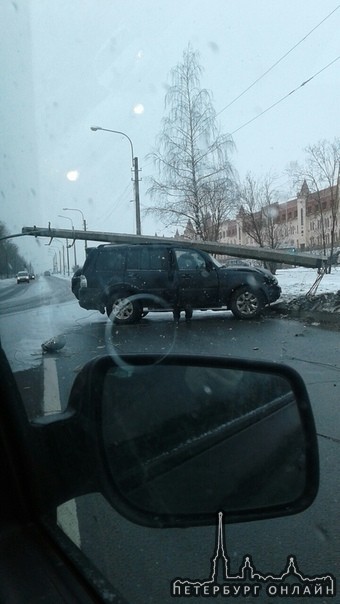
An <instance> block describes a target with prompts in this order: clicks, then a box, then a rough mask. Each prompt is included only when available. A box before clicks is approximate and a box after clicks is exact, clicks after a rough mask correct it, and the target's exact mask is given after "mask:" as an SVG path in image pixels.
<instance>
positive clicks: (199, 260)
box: [175, 250, 206, 271]
mask: <svg viewBox="0 0 340 604" xmlns="http://www.w3.org/2000/svg"><path fill="white" fill-rule="evenodd" d="M175 254H176V260H177V264H178V268H179V270H180V271H188V270H195V269H200V268H206V262H205V259H204V258H203V256H201V254H200V253H199V252H197V251H196V250H175Z"/></svg>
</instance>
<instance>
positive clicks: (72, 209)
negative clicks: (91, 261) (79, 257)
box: [63, 208, 87, 256]
mask: <svg viewBox="0 0 340 604" xmlns="http://www.w3.org/2000/svg"><path fill="white" fill-rule="evenodd" d="M66 210H67V211H70V212H79V213H80V214H81V216H82V219H83V229H84V231H85V232H86V220H85V218H84V214H83V212H82V211H81V210H78V208H63V212H66ZM65 218H66V216H65ZM86 248H87V241H86V239H85V256H86Z"/></svg>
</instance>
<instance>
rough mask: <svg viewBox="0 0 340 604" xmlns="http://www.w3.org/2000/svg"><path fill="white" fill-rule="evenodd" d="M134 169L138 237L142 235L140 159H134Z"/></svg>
mask: <svg viewBox="0 0 340 604" xmlns="http://www.w3.org/2000/svg"><path fill="white" fill-rule="evenodd" d="M133 168H134V183H135V184H134V188H135V204H136V235H141V234H142V231H141V222H140V200H139V175H138V157H134V158H133Z"/></svg>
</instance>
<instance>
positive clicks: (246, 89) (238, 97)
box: [216, 4, 340, 116]
mask: <svg viewBox="0 0 340 604" xmlns="http://www.w3.org/2000/svg"><path fill="white" fill-rule="evenodd" d="M338 8H340V4H338V6H336V8H335V9H334V10H332V12H330V13H329V15H327V16H326V17H325V18H324V19H322V21H320V23H318V24H317V25H315V27H313V29H311V30H310V31H309V32H308V34H306V35H305V36H304V37H303V38H301V40H299V41H298V42H297V43H296V44H294V46H292V48H290V49H289V50H288V51H287V52H286V53H285V54H284V55H282V57H280V59H278V60H277V61H276V62H275V63H273V65H271V67H269V69H267V71H265V72H264V73H263V74H262V75H260V76H259V77H258V78H256V80H254V82H253V83H252V84H250V85H249V86H248V87H247V88H245V90H243V92H241V93H240V94H239V95H237V96H236V97H235V98H234V99H233V100H232V101H230V103H228V105H226V106H225V107H223V109H221V111H219V112H218V113H217V114H216V116H218V115H221V113H223V111H225V110H226V109H228V108H229V107H231V105H233V104H234V103H235V102H236V101H238V99H240V98H241V97H242V96H243V95H244V94H246V92H248V90H250V89H251V88H253V86H255V84H257V82H259V81H260V80H262V78H264V77H265V76H266V75H267V74H268V73H269V72H270V71H272V69H274V67H276V66H277V65H278V64H279V63H281V61H283V59H285V58H286V57H287V56H288V55H289V54H290V53H291V52H293V50H295V48H297V47H298V46H299V45H300V44H302V42H304V41H305V40H306V39H307V38H308V36H310V35H311V34H312V33H313V31H315V30H316V29H317V28H318V27H320V25H322V23H324V22H325V21H326V20H327V19H329V17H331V16H332V15H333V13H335V11H337V10H338Z"/></svg>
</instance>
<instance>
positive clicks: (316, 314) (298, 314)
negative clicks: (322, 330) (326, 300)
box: [270, 302, 340, 325]
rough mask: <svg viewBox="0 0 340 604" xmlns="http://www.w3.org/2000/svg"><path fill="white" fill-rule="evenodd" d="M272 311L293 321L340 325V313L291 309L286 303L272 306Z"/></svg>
mask: <svg viewBox="0 0 340 604" xmlns="http://www.w3.org/2000/svg"><path fill="white" fill-rule="evenodd" d="M270 309H271V310H272V311H274V312H275V313H276V314H281V315H284V316H287V315H288V316H289V317H290V318H292V319H301V320H303V321H310V322H316V323H324V324H331V325H334V324H336V325H340V312H327V311H322V310H312V309H311V310H306V309H302V308H290V307H289V305H288V304H286V303H285V302H277V303H276V304H272V305H271V306H270Z"/></svg>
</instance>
